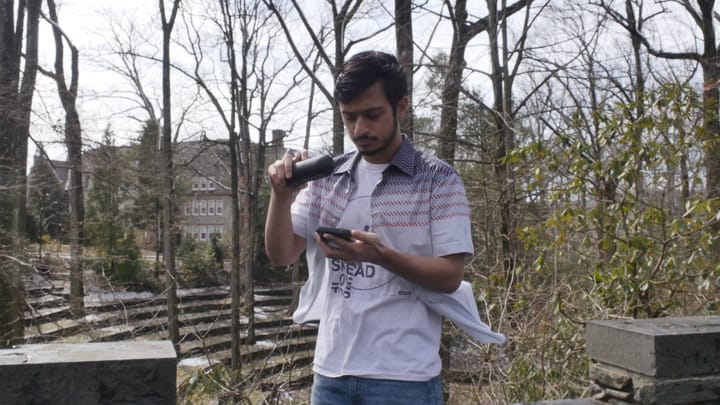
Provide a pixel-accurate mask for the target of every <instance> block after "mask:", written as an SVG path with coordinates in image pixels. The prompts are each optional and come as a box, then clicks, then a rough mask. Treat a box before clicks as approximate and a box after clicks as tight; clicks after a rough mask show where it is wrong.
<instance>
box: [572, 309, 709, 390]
mask: <svg viewBox="0 0 720 405" xmlns="http://www.w3.org/2000/svg"><path fill="white" fill-rule="evenodd" d="M585 343H586V351H587V354H588V356H590V358H592V359H595V360H597V361H598V362H601V363H607V364H611V365H614V366H618V367H620V368H624V369H626V370H631V371H635V372H638V373H640V374H643V375H646V376H651V377H658V378H666V377H667V378H670V377H691V376H702V375H709V374H718V373H720V317H717V316H699V317H686V318H658V319H637V320H610V321H591V322H589V323H588V325H587V328H586V329H585Z"/></svg>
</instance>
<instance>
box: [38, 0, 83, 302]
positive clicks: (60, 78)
mask: <svg viewBox="0 0 720 405" xmlns="http://www.w3.org/2000/svg"><path fill="white" fill-rule="evenodd" d="M47 4H48V12H49V14H50V20H51V21H53V38H54V40H55V74H54V79H55V83H56V84H57V88H58V95H59V97H60V102H61V103H62V106H63V109H64V110H65V145H66V147H67V152H68V160H69V161H70V187H69V190H68V192H69V194H70V230H69V233H68V239H69V240H70V307H71V309H72V311H73V312H74V314H75V315H79V314H81V313H82V312H83V311H84V308H83V307H84V305H83V295H84V292H83V266H82V255H83V223H84V221H85V208H84V201H83V183H82V128H81V127H80V117H79V116H78V112H77V105H76V104H77V94H78V79H79V73H80V69H79V66H78V64H79V53H78V50H77V48H76V47H75V46H74V45H73V44H72V43H71V42H70V40H69V39H68V38H67V36H65V35H64V34H63V32H62V30H61V29H60V23H59V20H58V16H57V11H56V7H55V0H48V2H47ZM63 38H64V39H65V40H67V42H68V47H69V48H70V72H71V73H70V86H68V85H67V82H66V80H65V59H64V45H63Z"/></svg>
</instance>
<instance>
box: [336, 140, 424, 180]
mask: <svg viewBox="0 0 720 405" xmlns="http://www.w3.org/2000/svg"><path fill="white" fill-rule="evenodd" d="M361 158H362V157H361V155H360V154H359V153H358V152H357V151H355V152H353V155H352V157H351V158H349V159H348V160H346V161H345V162H344V163H343V164H341V165H340V166H338V167H337V168H335V174H341V173H345V172H348V173H349V172H351V171H352V170H353V169H354V168H355V167H356V166H357V162H358V160H359V159H361ZM415 159H416V155H415V146H413V144H412V142H411V141H410V139H409V138H408V137H407V136H406V135H405V134H403V135H402V143H401V144H400V148H399V149H398V151H397V152H395V155H394V156H393V158H392V160H391V161H390V165H391V166H395V167H396V168H398V169H399V170H400V171H401V172H403V173H405V174H406V175H408V176H410V177H412V176H413V175H415Z"/></svg>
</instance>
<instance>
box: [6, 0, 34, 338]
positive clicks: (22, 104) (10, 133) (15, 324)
mask: <svg viewBox="0 0 720 405" xmlns="http://www.w3.org/2000/svg"><path fill="white" fill-rule="evenodd" d="M41 4H42V1H41V0H29V1H27V5H26V6H25V3H24V2H21V4H20V5H19V6H18V9H17V20H16V15H15V4H14V1H8V0H6V1H3V2H2V3H0V55H1V56H0V145H3V147H2V148H0V190H3V191H1V192H0V246H3V247H6V246H14V245H15V243H16V241H17V240H18V238H19V237H22V236H24V235H25V217H26V214H25V209H26V208H25V207H26V201H25V199H26V183H27V179H26V169H27V168H26V159H27V142H28V137H29V127H30V111H31V108H32V99H33V95H34V94H35V79H36V75H37V55H38V22H39V16H40V6H41ZM25 7H27V41H26V44H25V46H26V48H25V68H24V70H23V72H22V73H23V76H22V81H21V80H20V73H21V71H20V55H21V52H20V50H21V48H22V41H23V33H24V30H23V29H24V24H25V12H26V9H25ZM16 21H17V22H16ZM18 84H19V86H18ZM7 252H8V253H12V252H11V251H9V250H8V251H7ZM0 272H2V275H0V292H1V293H2V295H0V296H2V297H5V302H4V304H0V330H2V331H3V332H2V333H1V336H0V347H7V346H11V345H13V344H17V343H21V342H22V341H23V338H24V322H23V314H24V309H25V305H24V300H23V298H24V287H23V284H22V277H21V276H20V270H19V269H18V267H17V266H16V265H15V264H13V263H12V262H11V261H9V260H6V259H0Z"/></svg>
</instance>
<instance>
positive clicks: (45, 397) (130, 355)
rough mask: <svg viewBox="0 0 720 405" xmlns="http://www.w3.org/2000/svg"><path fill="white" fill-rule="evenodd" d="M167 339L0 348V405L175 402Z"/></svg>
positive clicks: (172, 364) (172, 363) (173, 370)
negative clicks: (0, 382)
mask: <svg viewBox="0 0 720 405" xmlns="http://www.w3.org/2000/svg"><path fill="white" fill-rule="evenodd" d="M175 359H176V355H175V350H174V349H173V346H172V344H171V343H170V342H169V341H161V342H108V343H76V344H35V345H22V346H18V347H16V348H13V349H4V350H0V381H2V384H0V403H2V404H4V405H5V404H7V405H14V404H18V405H20V404H23V405H30V404H32V405H35V404H37V405H39V404H53V405H56V404H58V405H60V404H73V405H85V404H88V405H89V404H93V405H95V404H148V405H150V404H153V405H156V404H157V405H162V404H174V403H175V397H176V386H175V385H176V377H175V376H176V368H175Z"/></svg>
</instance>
